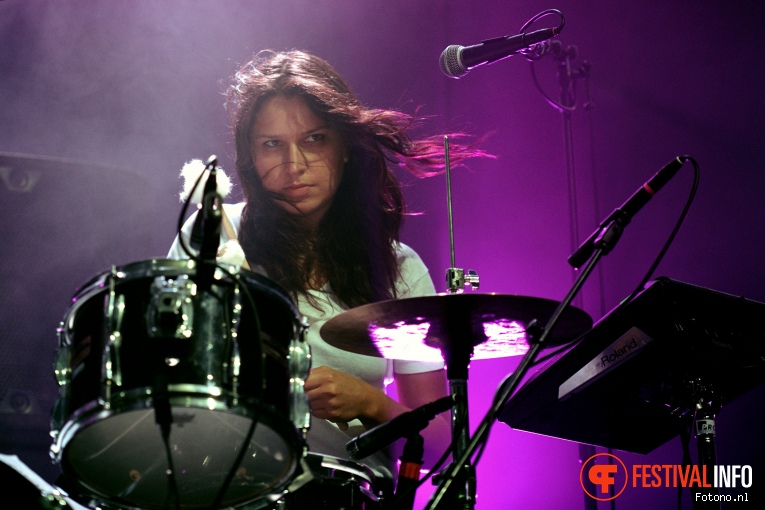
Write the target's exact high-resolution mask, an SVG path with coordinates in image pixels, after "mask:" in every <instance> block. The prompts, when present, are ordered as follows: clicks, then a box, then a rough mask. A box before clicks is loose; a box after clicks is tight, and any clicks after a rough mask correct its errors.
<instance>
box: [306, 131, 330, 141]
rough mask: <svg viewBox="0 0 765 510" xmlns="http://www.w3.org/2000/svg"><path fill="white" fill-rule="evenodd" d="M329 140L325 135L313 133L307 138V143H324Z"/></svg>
mask: <svg viewBox="0 0 765 510" xmlns="http://www.w3.org/2000/svg"><path fill="white" fill-rule="evenodd" d="M326 138H327V135H325V134H324V133H313V134H310V135H308V136H307V137H306V141H307V142H323V141H324V140H325V139H326Z"/></svg>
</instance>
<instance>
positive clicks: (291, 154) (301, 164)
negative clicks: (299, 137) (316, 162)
mask: <svg viewBox="0 0 765 510" xmlns="http://www.w3.org/2000/svg"><path fill="white" fill-rule="evenodd" d="M285 165H286V167H287V169H288V170H289V171H290V172H295V173H303V172H305V170H306V168H308V157H307V156H306V154H305V152H304V151H303V150H302V149H301V147H300V146H299V145H297V144H290V145H289V147H288V149H287V161H286V162H285Z"/></svg>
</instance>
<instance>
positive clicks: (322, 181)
mask: <svg viewBox="0 0 765 510" xmlns="http://www.w3.org/2000/svg"><path fill="white" fill-rule="evenodd" d="M250 154H251V156H252V161H253V164H254V166H255V171H256V172H257V174H258V177H260V180H261V182H262V183H263V187H264V188H265V189H266V190H268V191H269V192H271V193H272V194H273V195H274V196H275V197H276V198H275V201H276V203H277V204H278V205H279V206H280V207H281V208H282V209H284V210H285V211H287V212H288V213H290V214H294V215H295V216H297V217H299V220H300V221H302V222H303V223H304V224H305V225H306V226H307V227H309V228H316V226H318V224H319V222H320V221H321V219H322V218H323V217H324V215H325V214H326V213H327V211H328V210H329V208H330V206H331V205H332V200H333V198H334V196H335V192H336V191H337V188H338V186H339V185H340V179H341V178H342V176H343V165H344V164H345V162H346V161H347V155H346V154H347V151H346V148H345V144H344V143H343V139H342V137H341V136H340V133H339V132H338V131H337V130H336V129H334V128H332V127H330V126H329V125H328V124H326V123H325V122H324V121H322V120H321V119H320V118H319V117H318V116H316V114H314V113H313V111H311V109H310V108H309V107H308V104H307V103H306V102H305V100H303V99H302V98H300V97H285V96H274V97H272V98H270V99H268V100H266V102H265V103H264V104H263V105H262V107H261V108H260V111H259V112H258V114H257V118H256V119H255V123H254V124H253V126H252V131H251V132H250Z"/></svg>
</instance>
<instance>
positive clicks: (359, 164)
mask: <svg viewBox="0 0 765 510" xmlns="http://www.w3.org/2000/svg"><path fill="white" fill-rule="evenodd" d="M277 95H283V96H286V97H300V98H302V99H303V100H305V101H306V104H307V105H308V106H309V107H310V108H311V110H312V111H313V112H314V113H315V114H316V115H317V116H318V117H319V118H320V119H322V120H323V121H324V122H326V123H327V124H329V125H330V126H332V127H333V128H335V129H337V130H338V131H339V132H340V134H341V135H342V136H343V138H344V141H345V143H346V146H347V147H348V155H349V158H348V161H347V163H346V164H345V168H344V171H343V177H342V180H341V182H340V185H339V188H338V190H337V193H336V195H335V197H334V199H333V202H332V206H331V207H330V209H329V210H328V211H327V214H326V215H325V216H324V218H323V219H322V220H321V222H320V224H319V226H318V230H317V232H315V233H313V232H309V231H307V230H306V229H305V228H304V227H302V226H301V225H300V224H299V223H298V222H297V221H296V218H294V217H293V216H292V215H290V214H289V213H287V212H286V211H284V210H283V209H282V208H280V207H278V206H277V205H276V204H275V202H274V200H273V197H272V196H270V195H269V193H268V192H267V191H266V190H265V188H264V187H263V186H262V184H261V182H260V179H259V178H258V176H257V173H256V171H255V168H254V164H253V161H252V156H251V151H250V143H251V141H250V133H251V130H252V126H253V123H254V122H255V119H256V116H257V115H258V113H259V112H260V109H261V107H262V105H263V104H264V102H265V101H266V100H268V99H270V98H272V97H274V96H277ZM227 99H228V101H227V109H228V111H229V114H230V115H231V117H232V122H233V131H234V138H235V143H236V171H237V174H238V176H239V180H240V182H241V183H242V186H243V193H244V197H245V199H246V206H245V209H244V214H243V216H242V223H241V226H240V234H239V241H240V243H241V245H242V248H243V250H244V253H245V255H246V257H247V260H248V261H249V263H250V265H251V266H256V265H259V266H261V267H263V269H264V270H265V271H266V274H267V275H268V276H269V278H272V279H273V280H274V281H276V282H277V283H279V284H280V285H281V286H282V287H284V288H285V289H286V290H287V291H288V292H290V293H292V294H293V295H297V294H299V293H302V292H305V291H306V290H308V289H310V288H312V287H315V286H317V283H316V282H315V281H314V280H313V279H312V277H313V276H315V275H316V274H319V275H321V277H322V280H325V281H329V283H330V285H331V286H332V290H333V291H334V292H335V294H336V295H337V296H338V298H339V299H340V300H341V301H342V302H343V303H345V304H346V305H347V306H350V307H353V306H358V305H362V304H365V303H369V302H373V301H379V300H385V299H392V298H395V297H396V287H395V283H396V279H397V277H398V276H399V268H398V264H397V260H396V243H397V242H398V240H399V233H400V230H401V226H402V223H403V219H404V217H405V215H406V207H405V203H404V197H403V194H402V192H401V186H400V184H399V181H398V179H397V178H396V176H395V175H394V173H393V172H392V170H391V168H390V165H391V164H396V165H399V166H402V167H404V168H406V169H407V170H409V171H410V172H412V173H413V174H414V175H416V176H418V177H424V176H428V175H433V174H436V173H439V172H440V171H442V170H443V168H444V161H443V149H442V147H443V137H431V138H423V139H417V140H413V139H412V138H410V136H409V134H408V133H407V130H408V129H409V128H410V127H412V125H413V123H414V120H415V119H414V117H413V116H410V115H407V114H404V113H402V112H399V111H396V110H379V109H369V108H366V107H364V106H363V105H362V104H361V103H360V102H359V100H358V98H357V97H356V95H355V94H354V93H353V91H352V90H351V89H350V87H349V86H348V84H347V83H346V82H345V80H344V79H343V78H342V77H341V76H340V75H339V74H338V73H337V71H335V69H334V68H333V67H332V66H331V65H329V63H327V62H326V61H324V60H323V59H321V58H318V57H316V56H314V55H311V54H308V53H305V52H302V51H288V52H273V51H262V52H260V53H258V54H257V55H256V56H255V57H254V58H253V59H252V60H251V61H250V62H248V63H247V64H245V65H244V66H243V67H242V68H241V69H239V71H238V72H237V73H236V74H235V75H234V77H233V83H232V84H231V86H230V87H229V89H228V98H227ZM450 155H451V160H452V161H453V162H455V163H458V162H459V161H461V160H464V159H465V158H468V157H472V156H485V155H486V154H485V153H483V152H482V151H480V150H478V149H475V148H472V147H468V146H465V145H461V144H450Z"/></svg>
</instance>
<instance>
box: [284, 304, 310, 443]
mask: <svg viewBox="0 0 765 510" xmlns="http://www.w3.org/2000/svg"><path fill="white" fill-rule="evenodd" d="M307 329H308V323H307V322H306V320H305V318H304V319H303V323H302V324H301V325H300V330H299V331H298V332H296V333H297V334H296V335H295V336H294V337H293V339H292V341H291V342H290V348H289V355H288V360H289V371H290V399H291V402H290V419H291V420H292V423H293V425H295V427H297V429H298V430H302V431H303V434H304V435H305V434H306V433H307V432H308V429H309V428H310V426H311V406H310V405H309V403H308V397H307V396H306V394H305V389H304V387H303V385H304V384H305V380H306V379H307V378H308V374H309V372H310V371H311V347H310V346H309V345H308V343H307V342H306V341H305V332H306V330H307Z"/></svg>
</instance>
